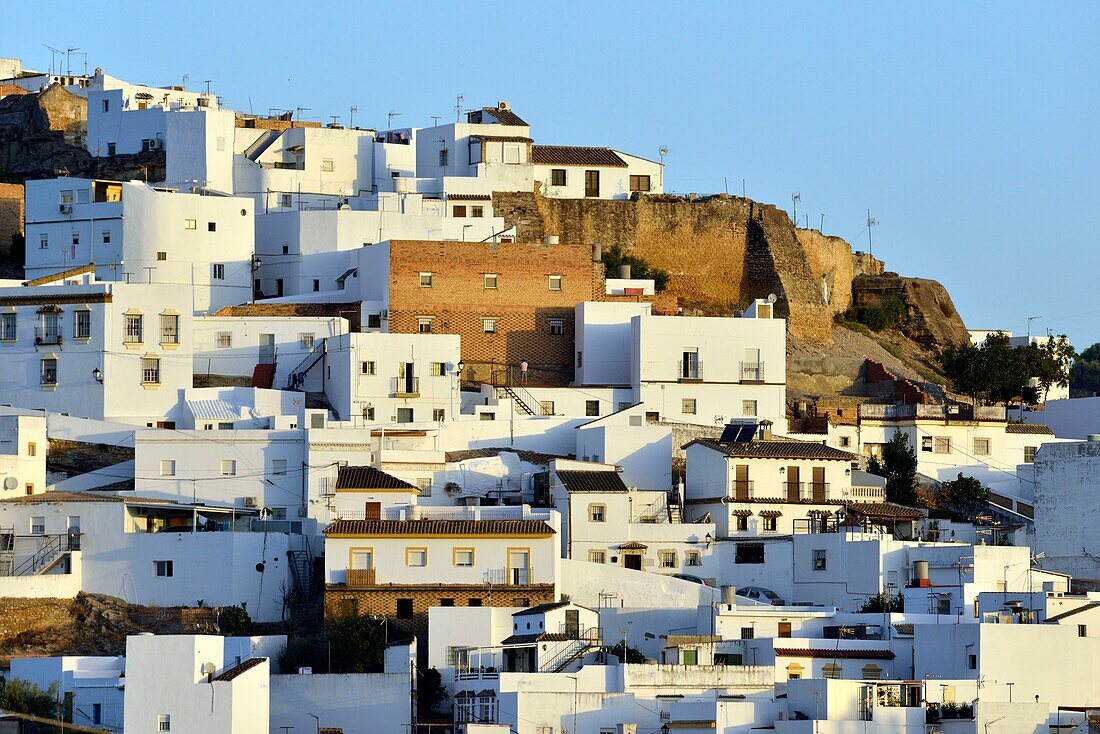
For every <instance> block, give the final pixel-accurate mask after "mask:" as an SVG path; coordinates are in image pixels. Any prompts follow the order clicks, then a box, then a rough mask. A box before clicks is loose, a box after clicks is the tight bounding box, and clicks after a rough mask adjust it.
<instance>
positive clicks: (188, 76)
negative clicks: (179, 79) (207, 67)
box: [183, 74, 191, 89]
mask: <svg viewBox="0 0 1100 734" xmlns="http://www.w3.org/2000/svg"><path fill="white" fill-rule="evenodd" d="M190 78H191V75H190V74H184V75H183V87H184V88H185V89H186V88H187V81H188V80H189V79H190Z"/></svg>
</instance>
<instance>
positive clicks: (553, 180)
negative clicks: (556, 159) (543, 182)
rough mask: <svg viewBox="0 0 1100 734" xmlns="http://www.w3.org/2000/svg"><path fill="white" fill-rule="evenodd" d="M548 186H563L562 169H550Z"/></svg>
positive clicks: (563, 173) (563, 175)
mask: <svg viewBox="0 0 1100 734" xmlns="http://www.w3.org/2000/svg"><path fill="white" fill-rule="evenodd" d="M550 185H551V186H565V169H564V168H551V169H550Z"/></svg>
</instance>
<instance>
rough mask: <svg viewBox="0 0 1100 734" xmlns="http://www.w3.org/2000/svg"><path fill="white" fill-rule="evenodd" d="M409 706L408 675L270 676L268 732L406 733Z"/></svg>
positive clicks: (408, 720)
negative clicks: (316, 729)
mask: <svg viewBox="0 0 1100 734" xmlns="http://www.w3.org/2000/svg"><path fill="white" fill-rule="evenodd" d="M368 692H369V693H368ZM411 705H412V699H411V697H410V691H409V673H407V672H406V673H348V674H343V675H318V674H317V673H314V674H313V675H273V676H271V724H270V729H271V731H273V732H281V731H283V729H282V727H284V726H289V727H293V731H305V732H308V731H312V730H313V729H314V727H316V726H318V725H319V726H321V727H340V728H342V729H343V731H344V734H373V733H374V732H378V733H379V734H405V733H406V732H407V731H408V728H409V723H410V715H411ZM313 716H317V717H319V719H320V721H319V722H318V720H316V719H314V718H313Z"/></svg>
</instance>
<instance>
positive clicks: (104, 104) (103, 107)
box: [99, 99, 111, 112]
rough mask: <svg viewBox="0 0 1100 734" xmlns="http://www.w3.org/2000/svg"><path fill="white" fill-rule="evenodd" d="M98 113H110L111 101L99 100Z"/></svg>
mask: <svg viewBox="0 0 1100 734" xmlns="http://www.w3.org/2000/svg"><path fill="white" fill-rule="evenodd" d="M99 111H100V112H110V111H111V100H109V99H104V100H101V101H100V103H99Z"/></svg>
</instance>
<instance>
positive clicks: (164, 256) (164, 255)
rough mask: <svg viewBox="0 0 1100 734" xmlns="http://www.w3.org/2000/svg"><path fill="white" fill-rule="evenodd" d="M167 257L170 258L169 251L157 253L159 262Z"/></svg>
mask: <svg viewBox="0 0 1100 734" xmlns="http://www.w3.org/2000/svg"><path fill="white" fill-rule="evenodd" d="M167 259H168V253H167V252H158V253H157V261H158V262H164V261H165V260H167Z"/></svg>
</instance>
